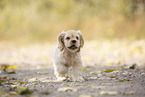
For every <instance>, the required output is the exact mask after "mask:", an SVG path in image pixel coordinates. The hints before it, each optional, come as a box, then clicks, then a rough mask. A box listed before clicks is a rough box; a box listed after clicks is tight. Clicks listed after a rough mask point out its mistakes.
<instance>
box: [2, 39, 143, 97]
mask: <svg viewBox="0 0 145 97" xmlns="http://www.w3.org/2000/svg"><path fill="white" fill-rule="evenodd" d="M53 47H54V44H50V43H46V44H29V45H23V44H21V45H16V44H13V43H11V42H1V43H0V97H11V96H12V97H21V96H22V97H25V96H28V97H43V96H44V97H98V96H101V97H108V95H109V97H145V92H144V91H145V40H138V41H133V42H131V41H130V42H129V41H127V40H126V41H119V40H116V41H115V40H113V41H112V40H109V41H102V42H97V41H86V42H85V46H84V48H83V49H82V51H81V56H82V61H83V66H84V67H83V74H84V78H85V79H86V81H85V82H72V81H71V80H70V79H69V78H68V80H67V81H64V82H57V81H56V77H55V76H54V74H53V67H52V49H53ZM71 74H72V73H71V70H70V72H69V75H67V76H68V77H70V76H71Z"/></svg>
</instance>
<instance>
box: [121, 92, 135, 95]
mask: <svg viewBox="0 0 145 97" xmlns="http://www.w3.org/2000/svg"><path fill="white" fill-rule="evenodd" d="M135 93H136V91H128V92H122V93H121V94H123V95H134V94H135Z"/></svg>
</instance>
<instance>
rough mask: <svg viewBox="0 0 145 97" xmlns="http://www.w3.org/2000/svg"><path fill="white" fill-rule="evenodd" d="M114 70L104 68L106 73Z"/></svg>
mask: <svg viewBox="0 0 145 97" xmlns="http://www.w3.org/2000/svg"><path fill="white" fill-rule="evenodd" d="M113 71H114V70H112V69H108V70H104V72H105V73H109V72H113Z"/></svg>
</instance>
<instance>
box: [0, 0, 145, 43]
mask: <svg viewBox="0 0 145 97" xmlns="http://www.w3.org/2000/svg"><path fill="white" fill-rule="evenodd" d="M70 29H74V30H81V31H82V32H83V34H84V37H85V39H86V40H94V39H95V40H97V39H116V38H119V39H122V38H127V39H131V40H135V39H144V38H145V0H58V1H55V0H25V1H23V0H0V41H3V40H6V41H19V42H48V41H51V42H52V41H56V36H57V35H58V33H60V32H61V31H62V30H64V31H67V30H70Z"/></svg>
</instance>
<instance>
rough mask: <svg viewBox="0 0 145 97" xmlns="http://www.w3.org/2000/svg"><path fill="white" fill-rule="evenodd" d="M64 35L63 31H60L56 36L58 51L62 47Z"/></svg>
mask: <svg viewBox="0 0 145 97" xmlns="http://www.w3.org/2000/svg"><path fill="white" fill-rule="evenodd" d="M64 35H65V32H64V31H62V32H61V33H60V34H59V35H58V37H57V43H58V48H59V49H60V51H62V50H63V49H64Z"/></svg>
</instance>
